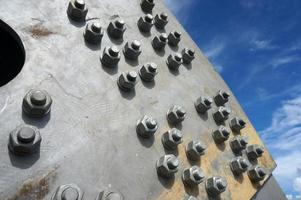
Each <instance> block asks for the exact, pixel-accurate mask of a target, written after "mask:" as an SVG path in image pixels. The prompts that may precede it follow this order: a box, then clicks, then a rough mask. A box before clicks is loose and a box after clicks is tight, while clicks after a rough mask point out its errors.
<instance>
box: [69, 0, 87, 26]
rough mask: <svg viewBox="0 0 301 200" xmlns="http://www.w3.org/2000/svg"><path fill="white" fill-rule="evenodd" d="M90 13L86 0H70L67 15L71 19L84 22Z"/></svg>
mask: <svg viewBox="0 0 301 200" xmlns="http://www.w3.org/2000/svg"><path fill="white" fill-rule="evenodd" d="M87 13H88V9H87V6H86V4H85V2H84V0H70V1H69V4H68V9H67V15H68V16H69V18H70V19H72V20H74V21H77V22H83V21H85V20H86V16H87Z"/></svg>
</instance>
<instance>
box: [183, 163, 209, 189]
mask: <svg viewBox="0 0 301 200" xmlns="http://www.w3.org/2000/svg"><path fill="white" fill-rule="evenodd" d="M204 179H205V175H204V173H203V171H202V170H201V168H199V167H198V166H196V165H194V166H192V167H190V168H186V169H185V170H184V171H183V175H182V180H183V183H184V184H185V185H186V186H189V187H195V186H197V185H198V184H200V183H201V182H203V180H204Z"/></svg>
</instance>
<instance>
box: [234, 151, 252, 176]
mask: <svg viewBox="0 0 301 200" xmlns="http://www.w3.org/2000/svg"><path fill="white" fill-rule="evenodd" d="M248 167H249V164H248V163H247V161H246V159H244V158H243V157H241V156H239V157H236V158H234V159H232V160H231V162H230V168H231V170H232V172H233V173H234V174H236V175H239V174H241V173H243V172H245V171H246V170H247V169H248Z"/></svg>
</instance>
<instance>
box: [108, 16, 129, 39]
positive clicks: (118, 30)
mask: <svg viewBox="0 0 301 200" xmlns="http://www.w3.org/2000/svg"><path fill="white" fill-rule="evenodd" d="M125 30H126V27H125V22H124V21H123V19H117V20H115V21H114V22H110V24H109V26H108V28H107V32H108V34H109V36H110V37H112V38H114V39H122V38H123V34H124V32H125Z"/></svg>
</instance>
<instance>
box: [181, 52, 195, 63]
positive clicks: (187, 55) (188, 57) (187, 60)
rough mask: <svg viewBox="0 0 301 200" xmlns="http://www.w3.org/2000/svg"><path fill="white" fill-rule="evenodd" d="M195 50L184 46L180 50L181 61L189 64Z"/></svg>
mask: <svg viewBox="0 0 301 200" xmlns="http://www.w3.org/2000/svg"><path fill="white" fill-rule="evenodd" d="M194 54H195V52H194V51H193V50H191V49H188V48H184V49H183V50H182V58H183V63H185V64H190V63H191V62H192V61H193V60H194Z"/></svg>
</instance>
